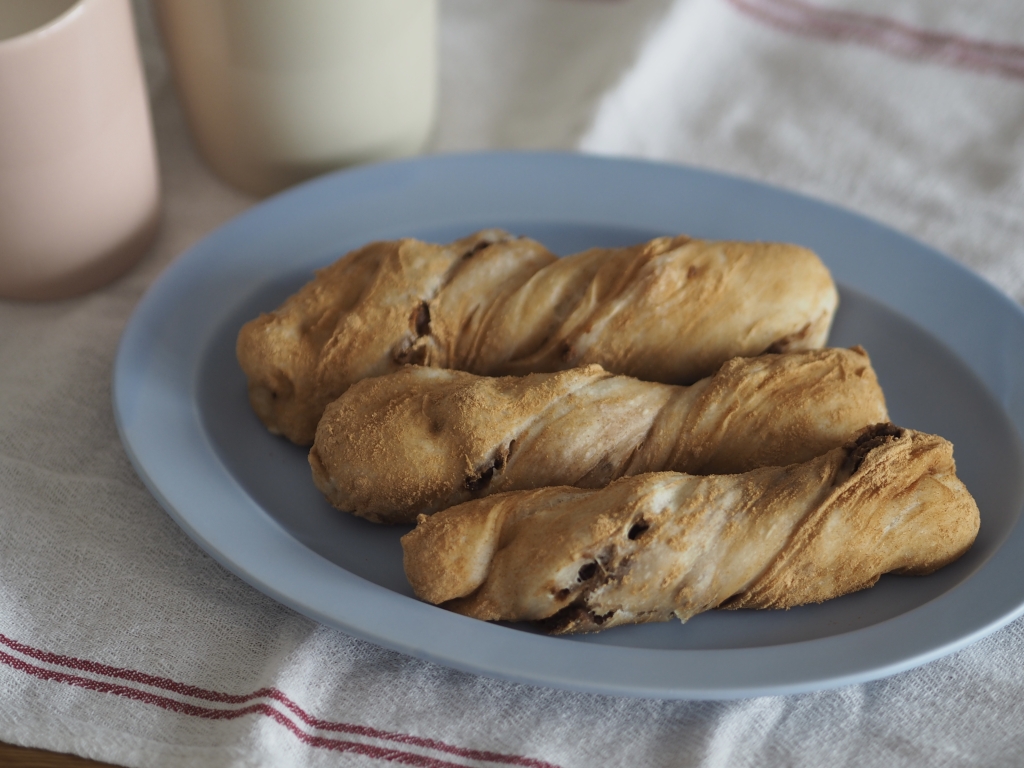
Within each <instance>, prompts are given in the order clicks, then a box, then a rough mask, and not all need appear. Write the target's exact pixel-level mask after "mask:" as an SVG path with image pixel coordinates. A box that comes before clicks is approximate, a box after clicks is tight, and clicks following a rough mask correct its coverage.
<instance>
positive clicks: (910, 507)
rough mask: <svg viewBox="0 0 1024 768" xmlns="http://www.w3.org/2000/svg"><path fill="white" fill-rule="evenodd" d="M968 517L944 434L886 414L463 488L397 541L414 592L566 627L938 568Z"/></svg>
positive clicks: (968, 534)
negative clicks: (768, 456)
mask: <svg viewBox="0 0 1024 768" xmlns="http://www.w3.org/2000/svg"><path fill="white" fill-rule="evenodd" d="M978 526H979V515H978V507H977V505H976V504H975V502H974V499H973V498H972V497H971V495H970V493H968V491H967V489H966V488H965V487H964V485H963V483H961V482H960V480H959V479H958V478H957V477H956V468H955V465H954V463H953V449H952V445H951V444H950V443H949V442H947V441H946V440H943V439H942V438H941V437H936V436H933V435H926V434H922V433H919V432H913V431H911V430H903V429H898V428H895V427H893V426H892V425H891V424H887V425H878V426H877V427H875V428H873V429H871V430H869V431H867V432H866V433H865V434H864V435H862V436H861V438H859V439H858V440H857V441H856V442H852V443H850V444H849V445H847V446H845V447H842V448H837V449H835V450H833V451H830V452H829V453H827V454H825V455H824V456H820V457H818V458H816V459H813V460H811V461H809V462H807V463H805V464H798V465H794V466H789V467H768V468H762V469H757V470H754V471H752V472H749V473H747V474H743V475H719V476H712V477H693V476H690V475H683V474H676V473H655V474H648V475H641V476H638V477H631V478H625V479H622V480H618V481H616V482H614V483H612V484H611V485H610V486H608V487H607V488H604V489H602V490H598V491H590V490H582V489H577V488H544V489H540V490H534V491H518V492H514V493H506V494H501V495H498V496H493V497H490V498H487V499H478V500H475V501H471V502H468V503H466V504H462V505H460V506H458V507H453V508H452V509H449V510H446V511H444V512H440V513H438V514H436V515H434V516H432V517H427V516H425V515H424V516H421V517H420V519H419V523H418V525H417V527H416V528H415V530H413V531H412V532H411V533H409V534H407V535H406V536H404V537H403V538H402V546H403V548H404V552H405V571H406V575H407V576H408V578H409V581H410V583H411V584H412V586H413V589H414V590H415V592H416V594H417V596H419V597H420V598H421V599H423V600H426V601H428V602H431V603H435V604H443V605H444V607H446V608H449V609H451V610H453V611H456V612H458V613H462V614H465V615H467V616H472V617H475V618H478V619H485V620H489V621H494V620H506V621H524V620H525V621H542V620H543V621H545V622H546V627H547V628H548V629H549V630H550V631H553V632H555V633H566V632H590V631H595V630H598V629H606V628H608V627H614V626H617V625H619V624H634V623H643V622H650V621H667V620H668V619H670V618H672V617H673V616H675V617H677V618H679V619H681V620H682V621H686V620H687V619H688V618H690V617H691V616H694V615H695V614H697V613H700V612H702V611H706V610H709V609H711V608H718V607H723V608H789V607H791V606H796V605H802V604H804V603H815V602H821V601H823V600H828V599H831V598H833V597H838V596H840V595H844V594H847V593H849V592H854V591H857V590H860V589H864V588H866V587H870V586H872V585H873V584H874V583H875V582H876V581H877V580H878V578H879V576H880V575H881V574H883V573H889V572H895V573H903V574H926V573H930V572H932V571H934V570H936V569H938V568H941V567H942V566H944V565H946V564H948V563H950V562H952V561H953V560H955V559H957V558H958V557H960V556H961V555H962V554H963V553H964V552H966V551H967V549H969V548H970V546H971V544H972V543H973V542H974V539H975V537H976V536H977V532H978Z"/></svg>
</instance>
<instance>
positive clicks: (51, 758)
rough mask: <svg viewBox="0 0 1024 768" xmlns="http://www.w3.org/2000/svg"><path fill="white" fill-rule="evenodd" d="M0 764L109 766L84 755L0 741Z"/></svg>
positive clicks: (42, 767)
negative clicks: (61, 752) (77, 755)
mask: <svg viewBox="0 0 1024 768" xmlns="http://www.w3.org/2000/svg"><path fill="white" fill-rule="evenodd" d="M0 765H3V766H6V768H89V766H109V765H110V763H98V762H96V761H95V760H86V759H85V758H84V757H75V756H74V755H62V754H60V753H58V752H47V751H46V750H44V749H28V748H26V747H16V746H14V745H13V744H5V743H3V742H0Z"/></svg>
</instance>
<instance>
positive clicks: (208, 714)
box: [0, 651, 465, 768]
mask: <svg viewBox="0 0 1024 768" xmlns="http://www.w3.org/2000/svg"><path fill="white" fill-rule="evenodd" d="M0 662H2V663H4V664H7V665H8V666H10V667H13V668H14V669H17V670H18V671H19V672H25V673H26V674H29V675H32V676H33V677H38V678H39V679H41V680H49V681H52V682H58V683H64V684H65V685H72V686H75V687H78V688H86V689H88V690H91V691H98V692H99V693H110V694H113V695H114V696H123V697H124V698H126V699H133V700H135V701H141V702H143V703H145V704H152V705H154V706H157V707H160V708H161V709H167V710H170V711H172V712H178V713H181V714H185V715H191V716H192V717H201V718H203V719H206V720H234V719H236V718H239V717H243V716H245V715H251V714H260V715H266V716H267V717H269V718H271V719H273V720H275V721H277V722H278V723H280V724H281V725H283V726H284V727H285V728H287V729H288V730H289V731H291V732H292V733H293V734H294V735H295V736H296V737H297V738H298V739H299V740H300V741H302V742H304V743H306V744H309V745H310V746H314V747H320V748H321V749H329V750H332V751H335V752H357V753H359V754H362V755H366V756H368V757H374V758H377V759H380V760H388V761H390V762H393V763H402V764H404V765H414V766H421V767H422V768H465V766H462V765H459V764H457V763H449V762H448V761H446V760H435V759H434V758H432V757H427V756H425V755H417V754H414V753H412V752H402V751H401V750H397V749H384V748H382V747H375V746H373V745H372V744H359V743H357V742H354V741H341V740H339V739H328V738H325V737H323V736H313V735H311V734H308V733H306V732H304V731H303V730H302V729H301V728H300V727H299V726H298V725H297V724H296V723H295V722H293V721H292V720H290V719H289V718H288V717H287V716H285V715H284V714H283V713H281V712H280V711H278V710H276V709H274V708H273V707H271V706H269V705H267V704H250V705H249V706H247V707H243V708H241V709H210V708H209V707H197V706H195V705H194V704H185V703H183V702H180V701H175V700H174V699H169V698H167V697H166V696H157V695H156V694H153V693H148V692H146V691H140V690H138V689H137V688H130V687H128V686H126V685H119V684H117V683H104V682H102V681H99V680H90V679H89V678H85V677H79V676H78V675H70V674H68V673H66V672H54V671H52V670H49V669H43V668H42V667H37V666H35V665H34V664H29V663H28V662H26V661H22V660H21V659H18V658H15V657H14V656H11V655H10V654H8V653H5V652H4V651H0Z"/></svg>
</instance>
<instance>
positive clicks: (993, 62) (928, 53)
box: [726, 0, 1024, 79]
mask: <svg viewBox="0 0 1024 768" xmlns="http://www.w3.org/2000/svg"><path fill="white" fill-rule="evenodd" d="M726 1H727V2H728V3H730V4H731V5H732V6H733V7H734V8H736V9H737V10H739V11H742V12H743V13H745V14H747V15H749V16H753V17H754V18H756V19H758V20H759V21H763V22H765V23H766V24H770V25H772V26H774V27H777V28H779V29H782V30H785V31H787V32H794V33H796V34H802V35H808V36H811V37H819V38H823V39H826V40H839V41H844V42H854V43H860V44H861V45H867V46H870V47H872V48H877V49H879V50H882V51H886V52H887V53H892V54H895V55H897V56H901V57H903V58H908V59H920V60H924V61H935V62H939V63H941V64H947V65H951V66H958V67H963V68H965V69H971V70H975V71H977V72H988V73H994V74H999V75H1003V76H1006V77H1012V78H1019V79H1024V47H1022V46H1019V45H1009V44H1001V43H990V42H986V41H984V40H975V39H973V38H969V37H963V36H961V35H952V34H945V33H941V32H930V31H928V30H926V29H921V28H919V27H914V26H911V25H910V24H905V23H903V22H901V21H896V20H895V19H888V18H885V17H884V16H872V15H869V14H865V13H854V12H851V11H839V10H832V9H829V8H821V7H819V6H817V5H813V4H811V3H806V2H803V0H726Z"/></svg>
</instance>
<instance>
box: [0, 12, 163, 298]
mask: <svg viewBox="0 0 1024 768" xmlns="http://www.w3.org/2000/svg"><path fill="white" fill-rule="evenodd" d="M159 205H160V191H159V182H158V175H157V166H156V155H155V151H154V145H153V128H152V123H151V121H150V115H149V103H148V100H147V97H146V90H145V84H144V82H143V78H142V68H141V65H140V62H139V53H138V47H137V44H136V41H135V29H134V26H133V24H132V15H131V6H130V5H129V0H77V2H75V1H74V0H2V1H0V296H2V297H4V298H20V299H50V298H62V297H65V296H72V295H75V294H79V293H84V292H85V291H88V290H91V289H93V288H96V287H98V286H100V285H102V284H104V283H106V282H108V281H110V280H112V279H114V278H115V277H117V276H118V275H120V274H121V273H122V272H124V271H125V270H126V269H128V268H129V267H130V266H132V265H133V264H134V263H135V261H136V260H137V259H138V258H139V256H140V255H141V254H142V253H143V251H145V249H146V248H147V246H148V245H149V244H150V242H151V241H152V238H153V235H154V233H155V231H156V225H157V220H158V217H159Z"/></svg>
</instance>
